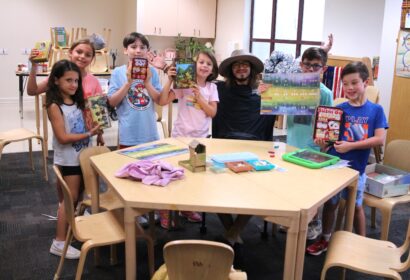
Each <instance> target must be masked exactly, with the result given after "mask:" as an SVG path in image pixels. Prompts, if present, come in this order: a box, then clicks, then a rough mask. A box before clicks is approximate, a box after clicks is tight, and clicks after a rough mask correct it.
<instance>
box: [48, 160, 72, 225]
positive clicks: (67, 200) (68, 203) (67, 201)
mask: <svg viewBox="0 0 410 280" xmlns="http://www.w3.org/2000/svg"><path fill="white" fill-rule="evenodd" d="M53 170H54V173H55V174H56V176H57V180H58V182H60V186H61V189H62V191H63V195H64V208H65V217H66V220H67V223H68V224H69V225H70V226H71V228H72V229H73V232H75V222H74V218H75V211H74V202H73V198H72V196H71V192H70V189H69V188H68V186H67V183H66V182H65V180H64V179H63V175H61V171H60V169H59V168H58V166H57V165H53Z"/></svg>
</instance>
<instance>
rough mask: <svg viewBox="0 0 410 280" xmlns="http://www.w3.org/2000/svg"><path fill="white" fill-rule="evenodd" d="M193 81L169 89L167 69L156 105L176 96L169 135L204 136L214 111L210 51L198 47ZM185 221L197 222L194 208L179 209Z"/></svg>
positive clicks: (172, 71) (164, 221)
mask: <svg viewBox="0 0 410 280" xmlns="http://www.w3.org/2000/svg"><path fill="white" fill-rule="evenodd" d="M195 70H196V84H195V85H194V86H193V87H192V88H188V89H171V85H172V83H173V81H174V77H175V76H176V68H175V67H174V66H172V67H170V68H169V69H168V71H167V72H168V81H167V82H166V84H165V85H164V86H163V90H162V92H161V97H160V101H159V105H162V106H163V105H166V104H169V103H171V102H172V101H173V100H174V99H178V115H177V119H176V120H175V122H174V127H173V129H172V133H171V135H172V137H207V136H208V134H209V127H210V125H211V121H212V118H213V117H214V116H215V115H216V108H217V102H219V98H218V90H217V88H216V85H215V84H214V83H212V82H211V81H213V80H215V79H216V78H217V77H218V64H217V62H216V59H215V56H214V55H213V53H212V52H210V51H205V50H204V51H200V52H199V53H198V56H197V58H196V61H195ZM181 214H182V215H183V216H185V217H186V218H187V219H188V221H191V222H201V221H202V219H201V216H200V215H199V214H198V213H197V212H191V211H182V212H181ZM160 216H161V226H162V227H164V228H168V227H169V218H168V211H160Z"/></svg>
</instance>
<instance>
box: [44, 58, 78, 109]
mask: <svg viewBox="0 0 410 280" xmlns="http://www.w3.org/2000/svg"><path fill="white" fill-rule="evenodd" d="M67 71H75V72H77V73H78V88H77V91H76V92H75V94H74V95H73V96H72V98H73V101H74V103H76V104H77V107H78V108H80V109H84V107H85V101H84V95H83V86H82V78H81V71H80V68H78V66H77V65H76V64H75V63H74V62H71V61H69V60H67V59H63V60H60V61H57V62H56V63H54V65H53V68H52V69H51V73H50V76H49V77H48V82H47V91H46V107H47V108H48V107H49V106H50V105H51V104H52V103H56V104H58V105H61V104H63V103H64V101H63V96H62V95H61V92H60V89H59V88H58V86H57V85H56V83H55V82H56V80H57V79H60V78H61V77H62V76H64V73H65V72H67Z"/></svg>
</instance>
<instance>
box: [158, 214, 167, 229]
mask: <svg viewBox="0 0 410 280" xmlns="http://www.w3.org/2000/svg"><path fill="white" fill-rule="evenodd" d="M159 221H160V225H161V227H162V228H164V229H169V211H168V210H159Z"/></svg>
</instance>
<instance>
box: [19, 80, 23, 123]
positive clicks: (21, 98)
mask: <svg viewBox="0 0 410 280" xmlns="http://www.w3.org/2000/svg"><path fill="white" fill-rule="evenodd" d="M23 94H24V77H23V76H19V113H20V119H23Z"/></svg>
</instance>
